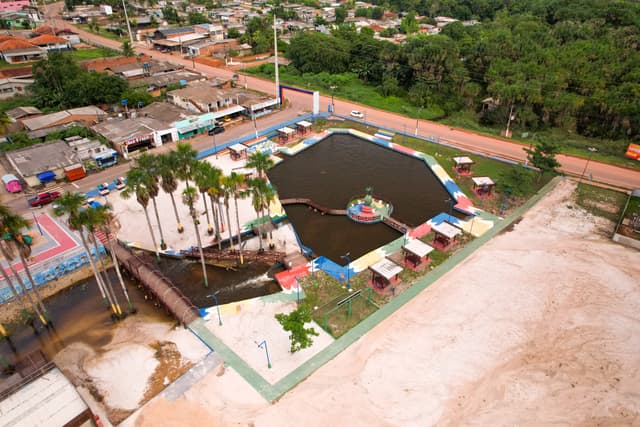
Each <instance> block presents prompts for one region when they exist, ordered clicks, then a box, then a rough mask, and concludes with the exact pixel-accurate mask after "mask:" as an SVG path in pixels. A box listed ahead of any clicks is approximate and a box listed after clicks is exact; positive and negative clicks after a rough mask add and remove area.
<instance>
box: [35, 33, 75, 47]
mask: <svg viewBox="0 0 640 427" xmlns="http://www.w3.org/2000/svg"><path fill="white" fill-rule="evenodd" d="M29 42H30V43H33V44H35V45H38V46H41V45H47V44H58V43H68V41H67V39H63V38H62V37H56V36H53V35H51V34H42V35H39V36H38V37H34V38H32V39H29Z"/></svg>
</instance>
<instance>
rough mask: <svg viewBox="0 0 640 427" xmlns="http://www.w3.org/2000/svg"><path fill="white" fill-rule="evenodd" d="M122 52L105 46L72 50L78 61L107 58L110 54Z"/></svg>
mask: <svg viewBox="0 0 640 427" xmlns="http://www.w3.org/2000/svg"><path fill="white" fill-rule="evenodd" d="M118 55H120V52H116V51H114V50H111V49H107V48H104V47H99V48H95V49H80V50H74V51H73V52H71V56H73V57H74V58H75V59H76V60H77V61H86V60H89V59H97V58H107V57H110V56H118Z"/></svg>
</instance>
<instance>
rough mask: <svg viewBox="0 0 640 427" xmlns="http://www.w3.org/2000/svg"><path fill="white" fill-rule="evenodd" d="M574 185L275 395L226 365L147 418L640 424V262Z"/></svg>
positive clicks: (160, 421)
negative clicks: (579, 203)
mask: <svg viewBox="0 0 640 427" xmlns="http://www.w3.org/2000/svg"><path fill="white" fill-rule="evenodd" d="M573 190H574V184H573V183H571V182H569V181H565V182H562V183H560V184H559V186H558V187H557V188H556V189H555V190H554V191H553V192H552V193H550V194H549V195H548V196H547V197H545V198H544V199H543V200H542V201H541V202H540V203H539V204H538V205H537V206H535V207H534V208H533V209H532V210H531V211H529V213H528V214H527V215H526V216H525V217H524V219H523V220H522V221H521V222H520V223H518V224H516V225H515V226H514V227H513V229H512V230H511V231H508V232H505V233H503V234H501V235H500V236H498V237H496V238H494V239H493V240H492V241H491V242H489V243H487V244H486V245H485V246H484V247H482V248H481V249H480V250H478V251H477V252H476V253H475V254H473V255H472V256H471V257H469V258H468V259H467V260H466V261H465V262H463V263H462V264H461V265H459V266H458V267H457V268H456V269H455V270H453V271H451V272H449V273H448V274H446V275H445V276H444V277H443V278H442V279H441V280H439V281H438V282H436V283H434V284H433V285H432V286H431V287H430V288H428V289H427V290H425V291H424V292H422V293H421V294H420V295H419V296H417V297H416V298H415V299H414V300H412V301H411V302H409V303H408V304H407V305H405V306H404V307H403V308H401V309H400V310H399V311H397V312H396V313H394V315H392V316H390V317H389V318H388V319H387V320H386V321H385V322H383V323H381V324H380V325H379V326H378V327H376V328H374V329H373V330H372V331H370V333H368V334H367V335H366V336H364V337H362V338H361V339H360V340H359V341H358V342H356V343H355V344H354V345H352V346H351V347H350V348H348V349H347V350H346V351H345V352H343V353H342V354H340V355H339V356H338V357H336V358H335V359H334V360H332V361H331V362H329V363H327V364H326V365H325V366H323V367H322V368H320V369H319V370H318V371H317V372H315V373H314V374H313V375H312V376H311V377H310V378H309V379H307V380H306V381H304V382H303V383H302V384H300V385H299V386H297V387H296V388H294V389H293V390H292V391H290V392H289V393H288V394H286V395H285V396H283V397H282V398H281V399H280V400H279V401H278V402H276V403H275V404H273V405H268V404H266V403H265V402H264V401H261V400H260V398H259V397H258V396H256V393H255V392H247V387H248V386H247V384H246V383H244V381H243V380H242V379H241V378H240V377H239V376H238V375H237V374H235V373H234V372H233V371H232V370H230V369H226V371H217V372H211V373H209V375H208V376H206V377H205V378H204V379H203V380H202V381H200V382H199V383H198V384H196V385H194V387H193V388H192V389H191V390H190V391H189V392H187V393H185V395H184V397H183V398H181V399H178V400H177V401H175V402H168V401H163V400H161V399H157V400H155V401H154V402H153V403H152V404H150V405H148V406H147V407H146V408H145V409H143V410H142V411H141V415H140V416H139V417H138V419H137V420H136V423H135V425H138V426H161V425H165V426H168V425H176V424H175V423H171V422H170V421H168V420H169V419H170V418H169V416H171V417H172V419H176V418H177V417H179V419H180V423H181V425H195V423H196V422H197V421H200V422H205V421H208V423H207V425H256V426H273V425H278V426H284V425H305V426H326V425H347V424H348V425H367V426H387V425H399V426H400V425H401V426H411V425H416V426H417V425H419V426H425V425H469V424H473V425H536V426H538V425H551V424H554V425H558V424H561V425H635V424H638V423H640V415H639V413H640V399H639V398H638V396H639V394H640V385H639V384H640V351H638V349H639V348H640V281H639V280H638V277H640V265H639V262H638V261H639V259H640V257H639V256H638V252H637V251H634V250H631V249H628V248H625V247H622V246H618V245H616V244H613V243H612V242H611V241H610V240H609V239H608V237H607V236H606V235H605V230H606V233H608V231H609V229H610V224H609V223H607V222H606V221H604V220H602V219H599V218H594V217H592V216H591V215H589V214H588V213H586V212H584V211H582V210H580V209H578V208H577V207H576V206H575V205H574V203H573V201H572V199H571V197H572V191H573ZM223 384H224V386H223ZM196 390H198V391H203V390H208V391H216V392H218V393H219V394H217V395H216V396H215V398H212V397H211V396H210V395H209V394H208V393H200V392H194V391H196ZM165 421H166V422H165Z"/></svg>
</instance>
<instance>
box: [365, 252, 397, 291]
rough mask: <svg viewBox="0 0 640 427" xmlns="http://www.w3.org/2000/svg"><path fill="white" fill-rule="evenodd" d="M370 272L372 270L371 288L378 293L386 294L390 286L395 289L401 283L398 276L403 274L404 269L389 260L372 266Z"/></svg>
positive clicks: (385, 259)
mask: <svg viewBox="0 0 640 427" xmlns="http://www.w3.org/2000/svg"><path fill="white" fill-rule="evenodd" d="M369 270H371V280H370V281H369V286H371V287H372V288H373V289H374V290H375V291H377V292H384V291H385V290H386V289H387V288H388V287H389V285H391V286H392V287H395V286H396V285H397V284H399V283H400V277H399V276H398V275H399V274H400V273H401V272H402V267H401V266H399V265H398V264H396V263H395V262H393V261H391V260H388V259H387V258H383V259H381V260H380V261H378V262H376V263H375V264H373V265H371V266H370V267H369Z"/></svg>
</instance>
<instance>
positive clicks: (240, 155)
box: [229, 144, 247, 160]
mask: <svg viewBox="0 0 640 427" xmlns="http://www.w3.org/2000/svg"><path fill="white" fill-rule="evenodd" d="M229 156H230V157H231V160H242V159H246V158H247V146H246V145H243V144H234V145H232V146H231V147H229Z"/></svg>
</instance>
